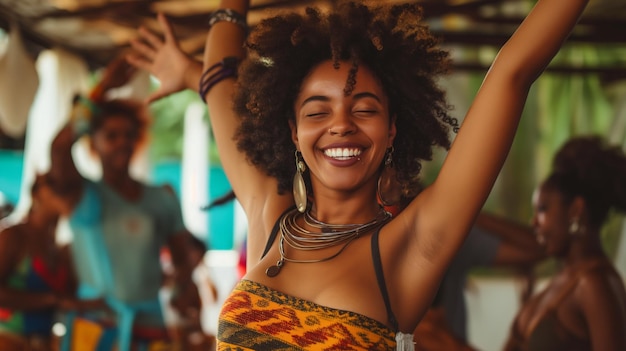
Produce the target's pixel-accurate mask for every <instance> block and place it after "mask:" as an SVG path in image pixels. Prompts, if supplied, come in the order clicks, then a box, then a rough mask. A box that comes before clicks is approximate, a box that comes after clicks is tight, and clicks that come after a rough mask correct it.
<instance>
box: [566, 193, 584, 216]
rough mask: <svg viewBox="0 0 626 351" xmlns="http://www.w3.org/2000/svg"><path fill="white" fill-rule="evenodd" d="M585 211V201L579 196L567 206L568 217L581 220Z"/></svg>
mask: <svg viewBox="0 0 626 351" xmlns="http://www.w3.org/2000/svg"><path fill="white" fill-rule="evenodd" d="M586 209H587V205H586V203H585V199H583V198H582V197H581V196H576V197H575V198H574V200H572V203H571V204H570V206H569V213H570V216H572V217H575V218H583V216H584V215H585V212H586Z"/></svg>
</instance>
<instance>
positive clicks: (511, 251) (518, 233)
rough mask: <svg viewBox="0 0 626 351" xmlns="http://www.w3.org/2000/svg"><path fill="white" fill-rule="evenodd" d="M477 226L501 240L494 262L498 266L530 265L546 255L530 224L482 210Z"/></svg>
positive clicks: (477, 219)
mask: <svg viewBox="0 0 626 351" xmlns="http://www.w3.org/2000/svg"><path fill="white" fill-rule="evenodd" d="M475 226H476V227H478V228H480V229H482V230H484V231H486V232H488V233H489V234H490V235H493V236H495V237H497V238H499V239H500V240H501V242H500V245H499V246H498V251H497V252H496V257H495V258H494V262H493V264H494V265H496V266H504V265H510V266H515V267H522V266H529V265H532V264H534V263H536V262H537V261H539V260H541V259H542V258H544V257H545V254H544V252H543V249H542V248H541V246H540V245H539V242H537V239H536V238H535V234H534V232H533V229H532V227H530V226H529V225H523V224H521V223H518V222H515V221H513V220H510V219H508V218H504V217H500V216H496V215H493V214H490V213H486V212H481V213H480V214H479V215H478V217H477V218H476V223H475Z"/></svg>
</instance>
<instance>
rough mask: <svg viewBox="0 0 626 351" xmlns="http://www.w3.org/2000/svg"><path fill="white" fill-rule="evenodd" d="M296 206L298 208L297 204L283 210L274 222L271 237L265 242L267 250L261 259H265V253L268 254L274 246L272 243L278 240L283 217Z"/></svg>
mask: <svg viewBox="0 0 626 351" xmlns="http://www.w3.org/2000/svg"><path fill="white" fill-rule="evenodd" d="M295 208H296V207H295V206H294V207H289V208H288V209H287V210H286V211H285V212H283V213H282V214H281V215H280V216H279V217H278V219H277V220H276V223H274V227H273V228H272V232H271V233H270V237H269V238H268V239H267V243H265V250H263V254H262V255H261V259H263V257H265V255H267V253H268V252H269V251H270V249H271V248H272V244H273V243H274V241H275V240H276V236H277V235H278V228H279V224H280V220H281V218H283V216H284V215H286V214H287V213H289V212H290V211H292V210H294V209H295Z"/></svg>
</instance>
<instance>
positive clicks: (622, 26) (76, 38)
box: [0, 0, 626, 77]
mask: <svg viewBox="0 0 626 351" xmlns="http://www.w3.org/2000/svg"><path fill="white" fill-rule="evenodd" d="M380 1H396V2H399V1H403V0H380ZM404 1H411V0H404ZM413 1H419V2H421V3H422V4H423V6H424V10H425V15H426V16H427V18H428V20H429V21H431V23H432V25H431V27H432V28H433V29H434V30H435V31H436V32H438V33H439V34H440V35H441V36H442V38H443V39H444V41H445V42H447V43H449V44H455V45H460V46H479V45H494V46H498V45H500V44H502V43H503V42H504V41H505V40H506V38H508V37H509V35H510V34H511V33H512V30H513V29H514V28H515V27H516V25H517V24H518V23H519V22H520V21H521V19H522V18H523V17H524V15H525V13H526V12H527V11H528V9H529V7H530V5H529V3H532V1H530V2H529V1H527V0H421V1H420V0H413ZM330 2H331V0H318V1H313V0H253V1H252V10H251V12H250V16H249V19H250V22H251V24H254V23H256V22H257V21H258V20H259V19H260V18H261V17H263V16H266V15H267V14H268V10H272V9H285V8H293V9H302V8H304V7H305V6H308V5H325V4H328V3H330ZM218 3H219V0H0V28H3V29H5V30H6V31H9V30H11V28H12V27H15V26H19V28H20V29H21V32H22V36H23V38H24V39H25V42H26V45H27V49H28V51H29V52H31V53H32V54H33V55H37V53H38V52H40V51H41V50H42V49H44V48H50V47H62V48H64V49H66V50H67V51H70V52H72V53H75V54H77V55H79V56H81V57H83V58H84V59H85V60H86V61H87V62H88V64H89V66H90V67H91V68H98V67H101V66H103V65H105V64H106V63H107V62H108V61H109V60H110V59H111V58H112V57H114V56H116V55H117V54H118V53H119V52H120V50H123V49H124V48H126V47H127V46H128V41H129V39H130V38H132V37H134V36H135V35H136V29H137V28H138V27H139V26H141V25H143V26H146V27H148V28H152V29H154V30H155V31H158V25H157V23H156V21H155V14H156V13H157V12H163V13H165V14H166V15H167V16H168V17H169V18H170V19H171V21H172V23H173V25H174V28H175V31H176V34H177V36H178V37H179V38H181V39H182V43H183V44H182V46H183V48H184V49H185V50H186V51H188V52H190V53H195V54H200V53H201V52H202V48H203V45H204V39H205V36H206V31H207V17H208V16H209V14H210V13H211V12H212V11H213V10H214V9H215V8H216V6H217V4H218ZM555 15H558V14H555ZM570 41H576V42H588V43H594V44H599V43H602V44H606V45H609V46H610V45H614V46H622V47H624V46H626V1H623V0H592V2H591V4H590V6H589V8H588V11H587V12H586V14H585V16H584V18H583V20H582V21H581V25H580V26H578V28H577V31H576V32H575V33H574V34H573V35H572V37H571V38H570ZM457 65H458V67H459V68H462V69H484V67H482V66H481V64H480V63H476V62H458V63H457ZM561 69H563V70H566V71H567V70H570V69H571V70H574V71H581V70H583V71H584V70H596V69H600V68H598V67H564V68H561ZM601 69H602V70H609V73H612V74H613V75H614V74H619V75H621V76H622V77H623V76H624V71H623V69H622V68H620V67H608V68H607V67H603V68H601Z"/></svg>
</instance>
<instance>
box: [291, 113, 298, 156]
mask: <svg viewBox="0 0 626 351" xmlns="http://www.w3.org/2000/svg"><path fill="white" fill-rule="evenodd" d="M289 129H291V141H292V142H293V144H294V145H295V146H296V150H300V145H299V143H298V126H296V121H294V120H293V119H290V120H289Z"/></svg>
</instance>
